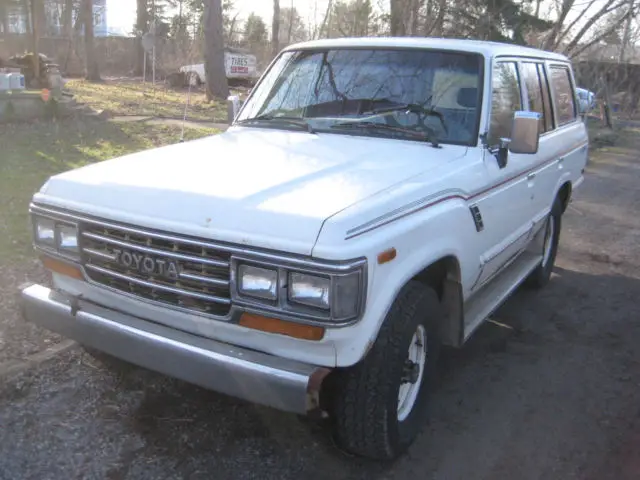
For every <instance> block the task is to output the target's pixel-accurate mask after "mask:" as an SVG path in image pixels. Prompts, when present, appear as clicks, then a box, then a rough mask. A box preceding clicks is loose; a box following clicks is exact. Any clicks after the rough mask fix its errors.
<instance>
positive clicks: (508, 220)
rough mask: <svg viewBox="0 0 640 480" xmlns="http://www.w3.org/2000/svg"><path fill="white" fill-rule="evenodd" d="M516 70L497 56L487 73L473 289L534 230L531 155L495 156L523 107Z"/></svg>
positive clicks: (501, 265)
mask: <svg viewBox="0 0 640 480" xmlns="http://www.w3.org/2000/svg"><path fill="white" fill-rule="evenodd" d="M520 81H521V80H520V73H519V70H518V63H517V61H516V60H500V61H497V62H496V63H495V64H494V67H493V75H492V98H491V113H490V115H491V117H490V127H489V134H488V142H489V145H491V149H490V150H485V155H484V168H485V173H486V178H487V186H486V188H484V189H483V191H481V192H479V193H477V194H476V195H475V196H474V197H473V198H472V200H471V205H470V206H471V208H473V207H474V206H475V207H477V209H478V210H479V212H480V215H481V216H482V218H483V225H484V229H483V231H482V232H480V235H479V236H478V238H479V239H480V241H481V243H482V244H481V248H480V252H481V253H480V258H479V262H480V270H481V271H480V274H479V276H478V278H477V280H476V282H475V284H474V285H473V287H472V292H474V291H477V290H479V289H480V288H481V287H482V286H483V285H485V284H486V283H487V282H489V281H490V280H491V279H492V278H494V277H495V276H496V275H497V274H498V273H499V272H500V271H501V270H502V269H503V268H504V267H505V266H507V265H508V264H509V263H510V262H511V261H512V260H514V259H515V258H516V257H517V256H518V254H520V253H521V252H522V251H523V250H524V249H525V248H526V246H527V244H528V241H529V236H530V234H531V230H532V228H533V192H534V190H533V188H534V178H533V177H530V176H528V175H527V172H528V171H530V170H531V168H532V167H533V166H534V164H535V159H536V155H525V154H514V153H511V152H509V154H508V159H507V163H506V165H504V166H502V167H501V166H500V165H499V164H498V161H497V158H496V154H495V152H496V151H497V147H498V146H499V144H500V139H501V138H510V137H511V125H512V122H513V116H514V113H515V112H517V111H519V110H523V108H522V105H523V96H522V90H523V89H522V88H521V83H520Z"/></svg>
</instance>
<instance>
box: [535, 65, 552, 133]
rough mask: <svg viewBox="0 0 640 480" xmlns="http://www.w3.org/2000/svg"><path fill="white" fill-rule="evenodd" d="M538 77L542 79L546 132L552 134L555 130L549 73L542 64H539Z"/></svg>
mask: <svg viewBox="0 0 640 480" xmlns="http://www.w3.org/2000/svg"><path fill="white" fill-rule="evenodd" d="M538 76H539V77H540V85H541V86H542V103H543V104H544V111H545V113H546V115H545V118H544V123H545V132H550V131H551V130H553V128H554V120H553V108H552V107H551V93H550V92H549V82H548V79H547V72H546V71H545V70H544V65H543V64H542V63H539V64H538Z"/></svg>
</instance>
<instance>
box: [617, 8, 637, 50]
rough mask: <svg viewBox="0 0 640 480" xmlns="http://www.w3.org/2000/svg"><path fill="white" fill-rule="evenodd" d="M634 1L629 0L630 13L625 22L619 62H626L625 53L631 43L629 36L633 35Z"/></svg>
mask: <svg viewBox="0 0 640 480" xmlns="http://www.w3.org/2000/svg"><path fill="white" fill-rule="evenodd" d="M633 2H634V0H629V12H631V13H629V15H628V16H627V20H626V22H625V24H624V33H623V34H622V43H621V44H620V54H619V55H618V62H624V54H625V50H626V48H627V45H628V44H629V37H630V36H631V21H632V20H633V13H632V12H633Z"/></svg>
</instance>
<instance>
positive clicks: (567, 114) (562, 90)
mask: <svg viewBox="0 0 640 480" xmlns="http://www.w3.org/2000/svg"><path fill="white" fill-rule="evenodd" d="M550 73H551V91H552V92H553V99H554V100H555V103H556V109H557V116H558V125H564V124H566V123H570V122H572V121H574V120H575V119H576V117H577V112H576V102H575V99H576V97H575V95H574V92H573V86H572V85H571V74H570V72H569V69H568V68H567V67H559V66H553V67H551V69H550Z"/></svg>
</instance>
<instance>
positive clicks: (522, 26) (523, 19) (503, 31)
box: [455, 0, 553, 45]
mask: <svg viewBox="0 0 640 480" xmlns="http://www.w3.org/2000/svg"><path fill="white" fill-rule="evenodd" d="M526 6H527V3H526V2H523V3H522V2H517V1H514V0H473V1H471V2H469V3H467V4H465V6H464V8H461V9H459V10H457V11H456V14H457V15H456V24H455V33H456V36H463V37H464V36H468V37H471V38H478V39H481V40H491V41H497V42H506V43H516V44H520V45H525V44H526V43H527V42H526V39H525V35H526V33H527V32H529V31H533V32H541V31H545V30H548V29H549V28H551V27H552V26H553V22H550V21H547V20H543V19H542V18H539V17H536V16H535V15H533V14H531V13H528V12H527V8H526Z"/></svg>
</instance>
